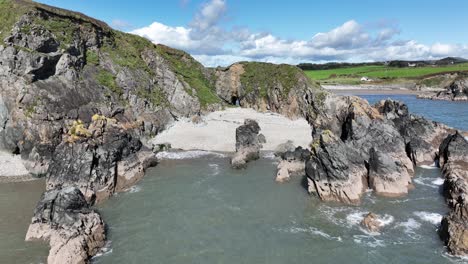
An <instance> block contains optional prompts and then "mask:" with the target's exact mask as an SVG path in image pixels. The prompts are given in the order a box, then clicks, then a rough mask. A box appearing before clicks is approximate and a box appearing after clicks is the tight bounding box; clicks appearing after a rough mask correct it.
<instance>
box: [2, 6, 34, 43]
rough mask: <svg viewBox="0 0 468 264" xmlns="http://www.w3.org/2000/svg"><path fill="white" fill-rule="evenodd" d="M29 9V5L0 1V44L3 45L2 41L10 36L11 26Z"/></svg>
mask: <svg viewBox="0 0 468 264" xmlns="http://www.w3.org/2000/svg"><path fill="white" fill-rule="evenodd" d="M30 9H31V7H30V6H29V5H22V4H17V3H15V2H14V1H10V0H0V43H3V40H4V39H5V38H6V37H7V36H8V35H10V33H11V29H12V28H13V25H14V24H15V23H16V22H17V21H18V20H19V19H20V17H21V16H22V15H23V14H25V13H26V12H28V11H29V10H30Z"/></svg>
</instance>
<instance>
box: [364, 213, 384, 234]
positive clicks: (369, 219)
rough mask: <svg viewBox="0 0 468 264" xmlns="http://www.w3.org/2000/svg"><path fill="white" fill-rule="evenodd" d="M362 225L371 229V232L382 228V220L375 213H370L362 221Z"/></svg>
mask: <svg viewBox="0 0 468 264" xmlns="http://www.w3.org/2000/svg"><path fill="white" fill-rule="evenodd" d="M361 226H363V227H364V228H366V229H367V230H369V231H370V232H374V233H375V232H379V231H380V229H381V228H382V222H381V221H380V220H379V217H378V216H377V215H376V214H374V213H368V214H367V215H366V216H365V217H364V219H362V221H361Z"/></svg>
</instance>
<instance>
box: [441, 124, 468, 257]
mask: <svg viewBox="0 0 468 264" xmlns="http://www.w3.org/2000/svg"><path fill="white" fill-rule="evenodd" d="M439 154H440V165H441V166H442V172H443V174H444V176H445V182H444V194H445V197H446V199H447V203H448V205H449V207H450V212H449V214H448V215H446V216H444V218H443V219H442V224H441V228H440V230H439V233H440V237H441V238H442V240H443V241H444V242H445V244H446V245H447V248H448V250H449V251H450V252H451V253H453V254H455V255H466V254H468V203H467V201H466V196H467V192H468V141H467V140H466V139H465V138H464V137H463V136H462V135H460V134H459V133H458V132H457V133H455V134H453V135H449V136H448V137H447V138H446V139H445V140H444V142H443V143H442V144H441V145H440V150H439Z"/></svg>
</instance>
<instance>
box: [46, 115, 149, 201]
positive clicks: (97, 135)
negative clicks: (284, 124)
mask: <svg viewBox="0 0 468 264" xmlns="http://www.w3.org/2000/svg"><path fill="white" fill-rule="evenodd" d="M95 119H96V120H94V121H93V122H92V123H91V124H90V125H89V127H88V128H85V127H80V125H79V124H78V125H76V124H75V127H72V128H71V130H73V129H74V131H71V132H70V133H71V135H70V136H69V137H68V140H67V141H64V142H62V143H61V144H59V145H58V146H57V148H56V150H55V153H54V156H53V158H52V161H51V163H50V166H49V169H48V171H47V175H46V176H47V183H46V186H47V189H48V190H51V189H54V188H63V187H66V186H76V187H78V188H80V189H81V191H82V192H83V194H84V195H85V197H86V199H87V200H88V201H93V202H94V201H95V202H100V201H102V200H104V199H106V198H107V197H109V196H110V195H112V194H113V193H114V192H116V191H119V190H122V189H125V188H127V187H129V186H130V185H131V184H133V183H134V182H136V181H137V180H138V179H141V177H143V173H144V171H145V169H146V168H147V167H148V166H151V165H154V164H155V161H156V156H155V155H154V153H153V152H152V151H150V150H146V151H143V150H144V149H145V148H144V147H143V146H142V144H141V142H140V141H139V140H138V139H137V138H135V137H133V136H132V135H131V134H130V133H128V132H125V131H124V130H122V128H121V127H120V126H117V125H114V124H113V123H112V121H110V120H109V121H108V119H106V118H105V117H100V116H99V117H96V118H95Z"/></svg>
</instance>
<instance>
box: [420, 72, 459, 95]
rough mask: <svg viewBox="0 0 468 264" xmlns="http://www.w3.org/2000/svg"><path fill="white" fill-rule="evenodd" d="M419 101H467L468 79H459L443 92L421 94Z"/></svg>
mask: <svg viewBox="0 0 468 264" xmlns="http://www.w3.org/2000/svg"><path fill="white" fill-rule="evenodd" d="M417 98H419V99H430V100H446V101H468V78H467V77H466V76H463V77H460V78H458V79H456V80H455V81H453V82H452V83H450V84H449V85H448V86H447V87H445V90H444V91H439V92H436V93H422V94H419V95H418V96H417Z"/></svg>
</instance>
